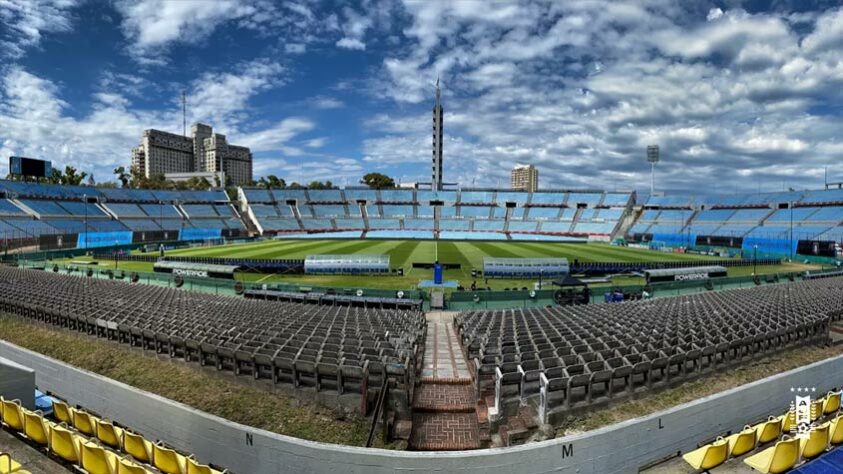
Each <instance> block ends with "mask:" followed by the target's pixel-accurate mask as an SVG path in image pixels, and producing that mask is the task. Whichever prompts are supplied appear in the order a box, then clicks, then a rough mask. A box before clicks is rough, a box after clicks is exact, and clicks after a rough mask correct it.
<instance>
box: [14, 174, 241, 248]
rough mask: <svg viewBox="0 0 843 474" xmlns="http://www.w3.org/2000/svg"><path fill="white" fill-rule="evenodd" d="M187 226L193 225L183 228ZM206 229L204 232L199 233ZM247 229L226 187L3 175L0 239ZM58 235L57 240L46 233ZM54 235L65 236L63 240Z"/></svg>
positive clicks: (109, 241) (72, 240)
mask: <svg viewBox="0 0 843 474" xmlns="http://www.w3.org/2000/svg"><path fill="white" fill-rule="evenodd" d="M184 229H191V230H190V231H188V232H186V233H185V232H184ZM197 230H201V232H197ZM240 232H245V226H244V225H243V223H242V221H241V220H240V218H239V217H238V215H237V214H236V213H235V211H234V209H233V208H232V207H231V205H230V203H229V199H228V196H227V195H226V194H225V193H224V192H223V191H158V190H155V191H150V190H139V189H111V188H95V187H89V186H60V185H48V184H35V183H24V182H17V181H6V180H0V234H2V235H0V238H2V239H3V240H4V241H5V242H6V243H7V244H11V245H14V244H15V243H16V242H39V243H40V245H41V246H42V248H58V247H61V248H67V247H76V246H82V245H81V244H82V243H84V244H85V246H88V247H96V246H102V245H114V244H115V243H117V244H128V243H132V242H145V241H160V240H194V239H196V238H200V239H205V238H220V237H222V236H234V235H238V234H239V233H240ZM49 236H53V237H54V238H52V239H45V238H43V237H49ZM55 236H62V237H63V238H62V239H61V242H62V243H61V244H59V243H58V239H57V238H55Z"/></svg>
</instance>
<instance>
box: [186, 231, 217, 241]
mask: <svg viewBox="0 0 843 474" xmlns="http://www.w3.org/2000/svg"><path fill="white" fill-rule="evenodd" d="M221 238H222V229H182V230H181V234H180V235H179V240H211V239H221Z"/></svg>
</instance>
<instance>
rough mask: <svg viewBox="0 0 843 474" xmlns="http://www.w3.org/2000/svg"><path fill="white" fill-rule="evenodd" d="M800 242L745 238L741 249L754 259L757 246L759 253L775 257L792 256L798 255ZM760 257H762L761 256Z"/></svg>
mask: <svg viewBox="0 0 843 474" xmlns="http://www.w3.org/2000/svg"><path fill="white" fill-rule="evenodd" d="M798 243H799V241H798V240H796V239H793V240H790V239H771V238H766V237H752V236H749V237H744V239H743V245H742V246H741V249H742V250H743V252H744V255H748V257H747V258H752V253H753V252H755V246H756V245H757V246H758V252H760V253H769V254H775V255H790V254H796V247H797V244H798ZM759 257H760V255H759Z"/></svg>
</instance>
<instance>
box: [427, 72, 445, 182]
mask: <svg viewBox="0 0 843 474" xmlns="http://www.w3.org/2000/svg"><path fill="white" fill-rule="evenodd" d="M442 127H443V123H442V104H441V103H440V101H439V78H438V77H437V78H436V102H435V103H434V104H433V167H432V168H433V179H432V180H431V181H430V184H431V189H434V190H437V191H441V190H442Z"/></svg>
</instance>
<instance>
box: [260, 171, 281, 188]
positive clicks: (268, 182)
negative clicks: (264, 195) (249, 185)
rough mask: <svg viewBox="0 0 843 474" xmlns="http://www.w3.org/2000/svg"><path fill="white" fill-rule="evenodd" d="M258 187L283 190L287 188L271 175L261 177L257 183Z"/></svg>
mask: <svg viewBox="0 0 843 474" xmlns="http://www.w3.org/2000/svg"><path fill="white" fill-rule="evenodd" d="M258 186H259V187H261V188H272V189H284V188H286V187H287V182H286V181H284V180H283V179H280V178H278V176H275V175H274V174H271V175H269V176H263V177H261V179H260V180H259V181H258Z"/></svg>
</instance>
